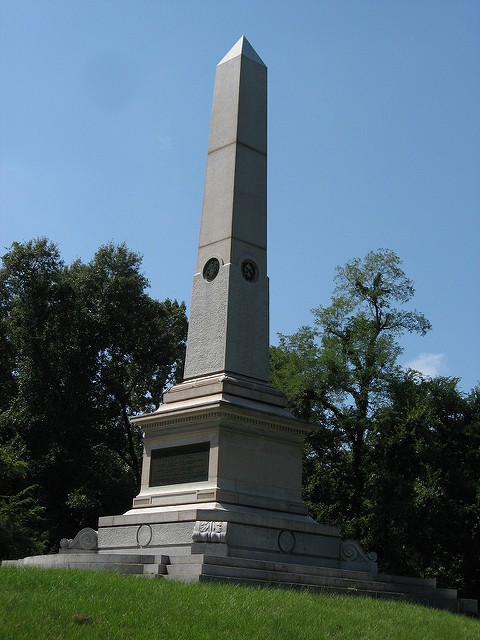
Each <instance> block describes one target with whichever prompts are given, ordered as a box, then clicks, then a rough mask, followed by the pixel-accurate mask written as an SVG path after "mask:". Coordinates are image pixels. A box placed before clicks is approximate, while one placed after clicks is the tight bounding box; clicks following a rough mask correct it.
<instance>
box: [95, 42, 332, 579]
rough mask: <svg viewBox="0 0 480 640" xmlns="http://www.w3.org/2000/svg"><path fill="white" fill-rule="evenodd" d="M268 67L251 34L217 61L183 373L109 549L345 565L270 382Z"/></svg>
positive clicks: (149, 423) (152, 425) (110, 526)
mask: <svg viewBox="0 0 480 640" xmlns="http://www.w3.org/2000/svg"><path fill="white" fill-rule="evenodd" d="M266 122H267V69H266V67H265V65H264V63H263V62H262V60H261V59H260V58H259V56H258V55H257V54H256V52H255V51H254V50H253V48H252V47H251V45H250V44H249V43H248V41H247V40H246V39H245V38H244V37H242V38H241V39H240V40H239V41H238V42H237V43H236V45H235V46H234V47H233V48H232V49H231V51H229V53H227V55H226V56H225V57H224V58H223V59H222V60H221V61H220V63H219V64H218V66H217V70H216V76H215V88H214V98H213V109H212V120H211V129H210V141H209V147H208V159H207V171H206V178H205V191H204V200H203V210H202V220H201V228H200V242H199V248H198V260H197V268H196V273H195V275H194V278H193V288H192V303H191V309H190V324H189V333H188V339H187V357H186V365H185V375H184V381H183V382H182V383H181V384H178V385H176V386H174V387H172V388H171V389H169V390H167V391H166V392H165V394H164V402H163V404H162V405H161V406H160V407H159V408H158V409H157V411H155V412H154V413H151V414H145V415H141V416H137V417H135V418H133V419H132V421H133V422H134V423H136V424H138V425H139V426H140V427H141V428H142V430H143V432H144V455H143V465H142V484H141V489H140V493H139V494H138V496H137V497H136V498H135V499H134V501H133V508H132V509H131V510H130V511H128V512H127V513H125V514H123V515H122V516H112V517H103V518H100V520H99V531H98V544H99V549H100V551H102V552H108V551H111V550H113V551H117V552H118V551H119V550H122V551H128V550H132V549H138V548H139V547H140V548H142V549H144V550H145V552H147V551H149V552H155V553H157V554H158V553H162V554H163V553H167V554H168V555H169V556H170V557H173V556H172V554H173V555H175V554H186V555H189V554H199V553H208V554H217V555H218V554H220V555H228V556H231V557H234V556H235V557H247V558H248V557H250V558H271V559H279V558H283V557H284V556H285V554H290V556H291V557H295V558H297V559H298V561H301V562H308V561H309V560H310V559H312V558H316V559H317V560H318V558H319V557H321V558H322V562H325V563H326V564H327V566H334V565H336V564H338V553H339V551H338V550H339V538H338V530H337V529H336V528H334V527H326V526H323V525H319V524H317V523H315V522H314V521H313V520H312V519H311V518H309V517H308V516H307V509H306V506H305V504H304V503H303V501H302V497H301V487H302V445H303V438H304V436H305V435H306V434H307V433H308V432H309V431H310V430H311V427H310V426H309V425H308V424H306V423H304V422H301V421H299V420H296V419H295V418H294V417H293V416H292V415H291V413H290V412H289V411H288V410H287V408H286V399H285V396H284V394H283V393H281V392H280V391H277V390H276V389H273V388H272V387H270V386H269V384H268V279H267V237H266V231H267V219H266V214H267V200H266V190H267V181H266V180H267V173H266V172H267V128H266Z"/></svg>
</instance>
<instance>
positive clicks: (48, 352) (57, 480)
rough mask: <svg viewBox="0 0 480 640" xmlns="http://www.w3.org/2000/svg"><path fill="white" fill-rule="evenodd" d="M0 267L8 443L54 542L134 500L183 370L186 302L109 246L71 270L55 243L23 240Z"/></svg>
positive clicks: (2, 432) (1, 434)
mask: <svg viewBox="0 0 480 640" xmlns="http://www.w3.org/2000/svg"><path fill="white" fill-rule="evenodd" d="M2 263H3V266H2V268H1V269H0V305H1V316H0V333H1V338H2V347H1V349H2V352H1V356H2V358H1V370H0V373H1V375H2V392H1V397H0V444H1V445H2V447H10V448H11V449H13V450H15V451H18V452H21V462H22V464H25V465H26V470H27V471H26V476H25V480H26V482H27V484H30V485H36V486H37V487H38V489H37V500H38V504H39V505H41V506H43V507H45V509H46V513H47V514H48V528H49V533H50V544H52V545H56V544H58V540H59V538H60V537H63V536H68V535H74V534H75V533H76V530H77V529H78V528H79V526H86V525H90V526H92V525H95V521H96V518H97V516H98V513H99V512H102V513H111V512H118V511H119V510H120V511H121V510H125V508H128V506H129V504H128V503H129V502H130V500H131V497H132V495H134V494H135V492H136V490H137V489H138V483H139V479H140V462H139V460H140V453H141V433H140V432H139V430H138V429H137V428H134V427H132V425H131V424H130V422H129V420H128V416H129V415H131V414H133V413H138V412H142V411H148V410H151V409H154V408H155V407H156V406H158V404H159V403H160V401H161V396H162V391H163V389H164V388H165V386H166V385H167V384H168V383H170V382H173V381H174V380H175V379H176V378H178V377H179V376H180V375H181V372H182V367H183V358H184V350H185V338H186V317H185V306H184V305H183V304H178V303H177V302H176V301H171V300H165V301H164V302H158V301H157V300H153V299H152V298H150V297H149V296H148V294H147V293H146V289H147V287H148V281H147V280H146V278H145V276H144V275H143V274H142V273H141V271H140V268H141V258H140V256H139V255H138V254H135V253H133V252H131V251H129V250H128V249H127V247H126V246H125V245H119V246H117V245H113V244H110V245H106V246H103V247H101V248H100V249H99V250H98V252H97V253H96V254H95V256H94V258H93V259H92V261H91V262H89V263H88V264H83V263H82V262H80V261H76V262H74V263H73V264H72V265H70V266H67V265H65V263H64V262H63V261H62V259H61V257H60V253H59V251H58V248H57V247H56V246H55V245H54V244H52V243H50V242H48V241H47V240H46V239H38V240H35V241H31V242H26V243H14V244H13V245H12V247H11V248H10V250H9V252H8V253H7V254H6V255H5V256H3V259H2Z"/></svg>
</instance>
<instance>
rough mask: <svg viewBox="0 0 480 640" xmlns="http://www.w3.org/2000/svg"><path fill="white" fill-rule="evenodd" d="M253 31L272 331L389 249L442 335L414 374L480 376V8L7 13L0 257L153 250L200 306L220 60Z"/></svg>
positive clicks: (413, 351) (100, 0)
mask: <svg viewBox="0 0 480 640" xmlns="http://www.w3.org/2000/svg"><path fill="white" fill-rule="evenodd" d="M241 35H245V36H246V37H247V38H248V40H249V41H250V43H251V44H252V46H253V47H254V48H255V49H256V51H257V52H258V54H259V55H260V57H261V58H262V59H263V60H264V62H265V63H266V65H267V66H268V69H269V107H268V108H269V117H268V126H269V130H268V145H269V147H268V163H269V165H268V190H269V191H268V216H269V219H268V230H269V236H268V241H269V276H270V327H271V340H272V343H275V341H276V334H277V332H281V333H284V334H290V333H293V332H295V331H296V330H297V329H298V328H299V327H300V326H302V325H305V324H311V322H312V315H311V312H310V309H311V308H312V307H315V306H318V305H319V304H323V305H328V303H329V300H330V295H331V293H332V290H333V280H332V279H333V275H334V267H335V265H337V264H344V263H345V262H346V261H347V260H350V259H351V258H355V257H361V256H364V255H365V254H366V253H368V252H369V251H370V250H372V249H373V250H375V249H378V248H380V247H384V248H388V249H392V250H393V251H395V252H396V253H397V254H398V255H399V256H400V258H401V259H402V260H403V268H404V270H405V272H406V274H407V275H408V276H409V277H410V278H412V279H413V280H414V282H415V287H416V295H415V298H414V299H413V301H412V303H411V304H412V306H414V307H416V308H418V309H419V310H421V311H423V312H424V313H425V315H426V316H427V317H428V318H429V319H430V321H431V322H432V325H433V329H432V331H431V332H430V333H429V334H427V336H426V337H424V338H420V337H416V336H407V337H405V338H404V339H403V340H402V345H403V346H404V348H405V350H404V354H403V355H402V357H401V360H400V362H401V364H404V365H405V364H407V363H414V364H415V366H416V367H417V368H419V369H421V370H423V371H424V372H425V373H427V374H430V375H435V374H441V375H450V376H458V377H461V378H462V382H461V387H462V388H463V389H464V390H469V389H470V388H472V387H473V386H474V385H475V384H476V383H477V381H478V380H479V379H480V373H479V364H478V363H479V362H480V347H479V342H480V341H479V330H478V326H479V318H480V296H479V275H480V268H479V267H480V259H479V249H478V246H479V240H480V216H479V209H480V182H479V179H478V178H479V169H480V74H479V73H478V69H479V63H480V3H479V2H478V1H477V0H475V1H462V0H451V1H442V0H435V1H434V0H428V1H427V0H415V1H409V0H398V1H397V0H388V1H385V0H381V1H373V0H352V1H348V0H344V1H341V0H332V1H322V0H316V1H315V2H309V1H305V0H304V1H302V0H297V1H295V2H291V1H289V0H288V1H282V0H277V1H273V0H271V1H270V2H265V1H263V2H262V1H261V0H257V1H255V2H251V1H250V0H243V1H242V2H236V1H235V2H233V1H230V0H223V1H219V0H203V1H202V2H199V1H193V0H192V1H189V2H186V1H182V0H175V1H173V0H168V1H167V0H115V1H113V0H95V1H90V0H68V1H67V0H63V1H59V0H57V1H56V2H53V1H48V0H3V2H2V3H1V5H0V91H1V95H2V106H1V113H0V127H1V129H0V136H1V138H0V162H1V183H0V247H1V249H2V253H3V250H6V249H7V248H8V247H9V246H10V245H11V243H12V242H13V241H21V240H29V239H31V238H34V237H37V236H47V237H48V238H49V239H50V240H52V241H54V242H55V243H57V244H58V246H59V248H60V251H61V253H62V256H63V258H64V260H65V261H66V262H67V263H70V262H71V261H73V260H74V259H76V258H81V259H82V260H83V261H88V260H90V259H91V258H92V256H93V254H94V253H95V251H96V250H97V249H98V247H99V246H100V245H102V244H104V243H107V242H110V241H114V242H126V244H127V245H128V247H129V248H130V249H132V250H134V251H137V252H140V253H142V254H143V256H144V262H143V265H144V270H145V274H146V275H147V277H148V278H149V280H150V282H151V290H150V293H151V295H152V296H154V297H156V298H159V299H164V298H166V297H170V298H177V299H179V300H184V301H185V302H186V303H187V305H189V302H190V291H191V282H192V276H193V273H194V270H195V262H196V251H197V242H198V232H199V227H200V215H201V206H202V197H203V182H204V177H205V167H206V154H207V143H208V133H209V125H210V114H211V102H212V94H213V83H214V77H215V66H216V64H217V63H218V62H219V61H220V60H221V58H222V57H223V56H224V55H225V54H226V53H227V51H228V50H229V49H230V48H231V47H232V46H233V45H234V44H235V42H236V41H237V40H238V38H239V37H240V36H241Z"/></svg>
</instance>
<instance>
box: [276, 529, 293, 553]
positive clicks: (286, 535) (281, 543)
mask: <svg viewBox="0 0 480 640" xmlns="http://www.w3.org/2000/svg"><path fill="white" fill-rule="evenodd" d="M294 547H295V536H294V534H293V533H292V532H291V531H288V529H284V530H283V531H280V533H279V534H278V548H279V549H280V551H283V552H284V553H292V551H293V549H294Z"/></svg>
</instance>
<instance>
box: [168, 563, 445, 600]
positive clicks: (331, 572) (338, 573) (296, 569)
mask: <svg viewBox="0 0 480 640" xmlns="http://www.w3.org/2000/svg"><path fill="white" fill-rule="evenodd" d="M170 562H171V563H172V564H175V565H177V564H181V563H186V564H191V563H194V562H195V563H196V562H198V563H204V564H219V565H222V566H232V567H245V568H249V569H259V570H264V571H280V572H287V573H293V574H302V575H314V576H316V575H318V574H319V572H321V575H323V576H331V577H334V578H347V579H352V580H368V581H372V580H375V581H376V582H385V583H395V584H405V585H413V586H416V587H417V586H418V587H428V588H435V587H436V581H435V580H430V579H426V578H413V577H408V576H391V575H388V574H377V573H368V572H366V571H352V570H347V569H334V568H331V567H321V566H316V565H305V564H293V563H290V562H276V561H271V560H254V559H246V558H235V557H231V556H229V557H225V556H215V555H207V554H204V555H202V554H199V555H198V557H197V556H196V555H191V556H170ZM451 591H452V592H454V593H455V591H454V590H451Z"/></svg>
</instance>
